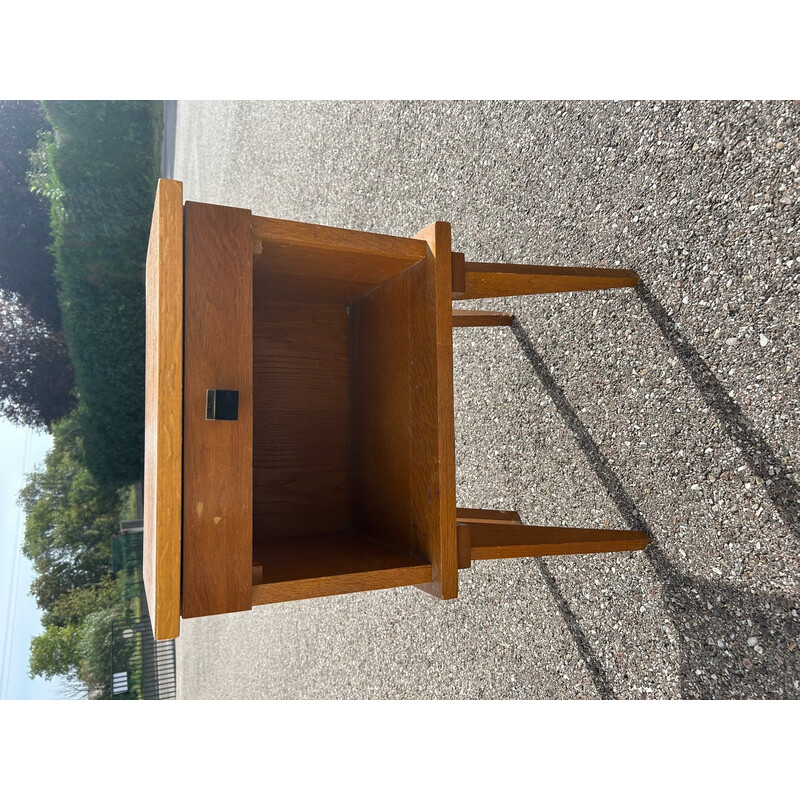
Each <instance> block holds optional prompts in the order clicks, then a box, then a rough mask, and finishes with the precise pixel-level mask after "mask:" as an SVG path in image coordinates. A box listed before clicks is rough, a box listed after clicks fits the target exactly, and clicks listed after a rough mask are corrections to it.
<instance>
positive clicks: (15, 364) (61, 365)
mask: <svg viewBox="0 0 800 800" xmlns="http://www.w3.org/2000/svg"><path fill="white" fill-rule="evenodd" d="M48 129H49V125H48V122H47V118H46V117H45V115H44V112H43V111H42V108H41V105H40V104H39V103H37V102H26V101H5V100H4V101H0V413H2V414H3V415H4V416H6V417H8V418H9V419H10V420H11V421H12V422H15V423H17V424H22V425H30V426H31V427H35V428H49V427H50V426H51V425H52V424H53V422H54V421H55V420H57V419H59V418H60V417H63V416H64V415H65V414H67V413H69V411H70V410H71V409H72V408H73V407H74V404H75V399H74V394H73V389H74V378H73V370H72V364H71V363H70V359H69V355H68V353H67V347H66V344H65V341H64V334H63V332H62V331H61V311H60V308H59V303H58V295H57V290H56V281H55V277H54V274H53V270H54V267H55V261H54V259H53V256H52V254H51V252H50V249H49V247H50V242H51V236H50V204H49V202H48V201H46V200H44V199H43V198H41V197H38V196H37V195H35V194H33V193H32V192H31V190H30V188H29V186H28V178H27V174H28V172H29V170H30V153H31V151H32V150H34V149H35V148H37V144H38V141H39V138H38V137H39V133H40V132H42V131H46V130H48Z"/></svg>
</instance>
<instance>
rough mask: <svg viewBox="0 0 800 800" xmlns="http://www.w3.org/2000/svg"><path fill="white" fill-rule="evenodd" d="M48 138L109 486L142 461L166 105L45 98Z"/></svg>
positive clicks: (59, 271)
mask: <svg viewBox="0 0 800 800" xmlns="http://www.w3.org/2000/svg"><path fill="white" fill-rule="evenodd" d="M44 108H45V111H46V113H47V118H48V120H49V122H50V124H51V126H52V128H53V139H52V141H51V142H50V143H49V144H48V143H47V142H45V144H44V145H43V146H44V148H46V149H47V152H46V153H45V154H44V156H42V155H41V154H40V156H39V158H40V160H41V159H42V158H45V159H46V160H47V162H48V164H49V165H50V169H51V171H52V180H51V181H50V183H49V184H48V190H49V193H50V198H51V200H52V213H51V222H52V229H53V235H54V240H55V245H54V252H55V257H56V277H57V280H58V283H59V285H60V302H61V313H62V319H63V327H64V336H65V339H66V342H67V347H68V348H69V354H70V358H71V360H72V363H73V365H74V368H75V384H76V387H77V390H78V395H79V397H80V401H81V407H80V410H79V417H78V419H79V423H80V427H81V431H82V434H83V445H84V450H85V456H86V464H87V467H88V468H89V470H90V471H91V472H92V474H93V475H94V476H95V477H96V478H97V480H98V481H100V482H102V483H103V485H106V486H122V485H125V484H128V483H132V482H134V481H136V480H139V479H140V478H141V475H142V472H143V463H144V342H145V296H144V276H145V259H146V256H147V243H148V239H149V231H150V219H151V216H152V208H153V199H154V197H155V191H156V183H157V180H158V176H159V171H160V161H159V157H158V153H157V149H158V145H159V144H160V136H159V135H157V131H159V130H160V125H161V104H160V103H155V102H139V101H81V102H75V101H57V102H56V101H53V102H45V103H44Z"/></svg>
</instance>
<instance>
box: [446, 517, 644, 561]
mask: <svg viewBox="0 0 800 800" xmlns="http://www.w3.org/2000/svg"><path fill="white" fill-rule="evenodd" d="M459 530H460V531H462V532H463V533H462V535H468V536H469V541H470V555H471V558H472V560H474V561H475V560H480V559H492V558H522V557H526V556H561V555H571V554H578V553H611V552H619V551H627V550H643V549H644V548H645V547H647V545H648V543H649V542H650V538H649V537H648V536H647V534H646V533H644V532H643V531H619V530H596V529H593V528H550V527H541V526H538V525H504V524H497V523H494V522H469V523H466V524H463V525H459Z"/></svg>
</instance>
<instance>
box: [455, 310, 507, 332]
mask: <svg viewBox="0 0 800 800" xmlns="http://www.w3.org/2000/svg"><path fill="white" fill-rule="evenodd" d="M513 320H514V315H513V314H507V313H506V312H504V311H470V310H467V309H465V308H454V309H453V327H454V328H480V327H483V326H496V325H510V324H511V323H512V322H513Z"/></svg>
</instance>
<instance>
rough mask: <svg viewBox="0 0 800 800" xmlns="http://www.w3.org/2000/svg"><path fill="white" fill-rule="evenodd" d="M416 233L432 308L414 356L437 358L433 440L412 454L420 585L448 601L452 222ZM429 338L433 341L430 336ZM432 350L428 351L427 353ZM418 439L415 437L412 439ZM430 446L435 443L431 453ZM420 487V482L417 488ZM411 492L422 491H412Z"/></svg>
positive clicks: (453, 588)
mask: <svg viewBox="0 0 800 800" xmlns="http://www.w3.org/2000/svg"><path fill="white" fill-rule="evenodd" d="M415 238H419V239H422V240H423V241H425V242H427V244H428V248H429V251H430V254H429V256H428V258H429V260H432V284H431V285H432V291H433V297H432V298H431V302H432V304H433V308H434V310H435V314H434V330H433V331H432V332H428V333H427V335H426V337H425V339H424V340H423V339H419V338H418V339H417V341H418V342H419V346H420V348H421V349H419V350H417V356H416V357H417V358H419V359H422V358H426V359H427V358H429V357H433V358H434V359H435V364H434V365H433V367H434V374H435V382H434V384H433V385H432V387H431V390H432V391H433V392H434V409H435V410H434V411H433V413H434V414H435V419H434V420H432V421H431V422H432V423H433V424H435V431H436V435H435V441H434V442H432V443H431V444H426V449H425V450H421V449H419V448H418V449H417V450H416V452H415V455H414V459H415V462H416V463H417V474H419V475H422V474H427V483H426V485H425V486H424V489H425V491H426V492H427V493H428V494H427V507H424V506H422V507H420V511H421V512H423V513H424V519H425V524H427V525H428V526H429V530H430V532H431V533H430V535H431V537H432V547H433V549H434V552H433V581H432V582H431V583H430V584H426V585H421V586H420V588H421V589H424V590H425V591H427V592H429V593H431V594H433V595H434V596H436V597H440V598H441V599H443V600H450V599H453V598H455V597H457V596H458V551H457V539H456V444H455V420H454V411H453V304H452V285H453V275H452V249H451V235H450V224H449V223H447V222H434V223H433V224H432V225H429V226H428V227H427V228H425V229H424V230H422V231H420V233H418V234H417V236H416V237H415ZM431 338H432V341H430V339H431ZM431 351H432V352H431ZM414 441H415V442H418V441H420V440H418V439H417V438H415V440H414ZM430 448H433V450H432V452H431V450H430ZM418 488H423V487H418ZM413 496H414V497H417V498H419V497H420V495H419V494H418V493H415V495H413Z"/></svg>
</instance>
